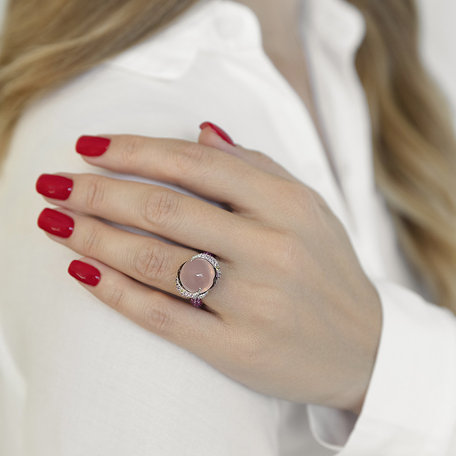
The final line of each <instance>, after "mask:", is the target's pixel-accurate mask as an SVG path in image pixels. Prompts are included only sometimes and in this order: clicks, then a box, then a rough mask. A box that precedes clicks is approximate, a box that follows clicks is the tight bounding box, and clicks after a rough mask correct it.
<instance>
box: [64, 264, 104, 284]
mask: <svg viewBox="0 0 456 456" xmlns="http://www.w3.org/2000/svg"><path fill="white" fill-rule="evenodd" d="M68 272H69V274H70V275H72V276H73V277H74V278H75V279H78V280H79V281H80V282H83V283H86V284H87V285H92V286H95V285H97V283H98V282H99V281H100V278H101V273H100V271H99V270H98V269H97V268H95V267H94V266H92V265H91V264H88V263H84V262H82V261H79V260H73V261H72V262H71V263H70V265H69V266H68Z"/></svg>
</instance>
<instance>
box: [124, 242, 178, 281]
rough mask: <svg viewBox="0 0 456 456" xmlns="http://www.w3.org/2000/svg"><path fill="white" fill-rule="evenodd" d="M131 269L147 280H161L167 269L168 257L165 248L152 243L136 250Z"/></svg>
mask: <svg viewBox="0 0 456 456" xmlns="http://www.w3.org/2000/svg"><path fill="white" fill-rule="evenodd" d="M133 270H134V271H135V272H136V274H138V275H139V277H141V278H143V279H146V280H147V281H149V282H151V281H152V280H153V281H154V282H157V279H158V280H163V279H164V277H165V276H166V273H167V271H169V258H168V256H167V255H166V252H165V249H163V248H162V247H159V246H158V244H155V243H154V244H151V245H148V246H146V247H145V248H142V249H140V250H138V251H137V252H136V253H135V255H134V258H133Z"/></svg>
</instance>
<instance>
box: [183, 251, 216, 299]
mask: <svg viewBox="0 0 456 456" xmlns="http://www.w3.org/2000/svg"><path fill="white" fill-rule="evenodd" d="M214 277H215V270H214V267H213V266H212V265H211V264H210V263H209V261H207V260H204V259H203V258H195V259H194V260H192V261H187V262H186V263H185V264H184V265H183V266H182V269H181V270H180V274H179V278H180V281H181V283H182V285H183V286H184V288H185V289H187V290H188V291H190V293H195V292H196V291H200V292H201V293H203V292H204V291H207V290H209V288H211V286H212V283H213V282H214ZM200 288H201V290H200Z"/></svg>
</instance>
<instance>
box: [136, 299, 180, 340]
mask: <svg viewBox="0 0 456 456" xmlns="http://www.w3.org/2000/svg"><path fill="white" fill-rule="evenodd" d="M157 304H158V303H153V305H152V304H151V303H146V304H145V305H144V309H143V321H144V325H145V326H146V328H148V329H151V330H152V331H153V332H156V333H160V334H164V333H166V332H168V331H169V329H170V328H171V327H172V323H173V317H172V315H171V312H170V310H169V309H167V308H166V306H164V305H157Z"/></svg>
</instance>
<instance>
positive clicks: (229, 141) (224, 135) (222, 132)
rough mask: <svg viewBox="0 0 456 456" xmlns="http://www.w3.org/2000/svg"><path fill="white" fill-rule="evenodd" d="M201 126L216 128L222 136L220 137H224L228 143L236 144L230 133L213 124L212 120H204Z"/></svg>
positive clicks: (201, 127)
mask: <svg viewBox="0 0 456 456" xmlns="http://www.w3.org/2000/svg"><path fill="white" fill-rule="evenodd" d="M199 127H200V129H201V130H202V129H203V128H206V127H210V128H212V130H214V131H215V132H216V133H217V134H218V135H219V136H220V138H222V139H223V140H224V141H226V142H227V143H228V144H231V145H232V146H235V144H234V142H233V140H232V139H231V138H230V136H229V135H228V133H227V132H226V131H224V130H222V129H221V128H220V127H218V126H217V125H215V124H213V123H212V122H203V123H202V124H201V125H200V126H199Z"/></svg>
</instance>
